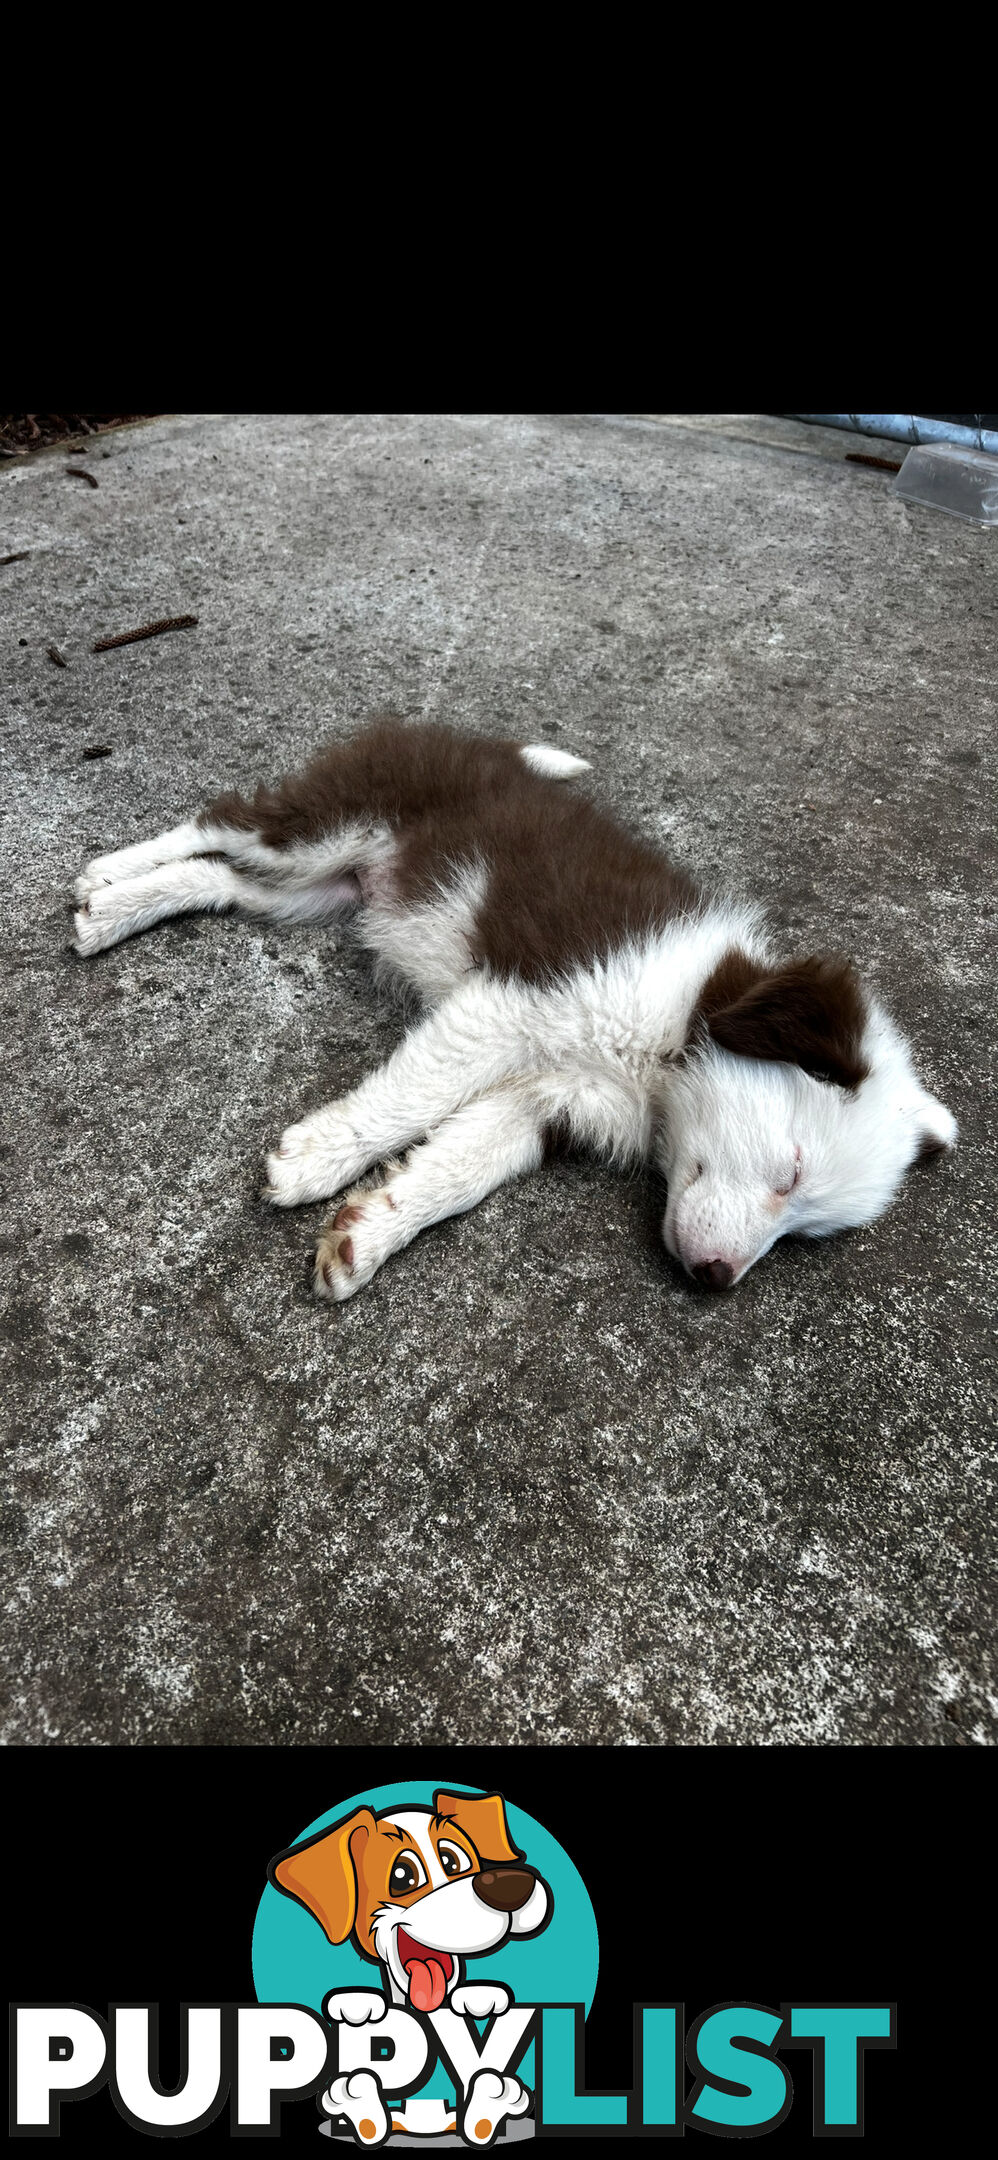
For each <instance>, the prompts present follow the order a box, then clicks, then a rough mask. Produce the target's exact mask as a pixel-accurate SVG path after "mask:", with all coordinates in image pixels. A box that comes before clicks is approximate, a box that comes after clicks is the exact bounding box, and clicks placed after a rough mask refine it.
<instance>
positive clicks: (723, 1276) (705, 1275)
mask: <svg viewBox="0 0 998 2160" xmlns="http://www.w3.org/2000/svg"><path fill="white" fill-rule="evenodd" d="M693 1273H694V1275H695V1276H696V1279H697V1281H698V1282H702V1283H706V1284H707V1287H708V1289H711V1290H728V1289H730V1287H731V1284H732V1283H733V1282H734V1279H735V1271H734V1268H733V1267H731V1266H730V1264H729V1262H728V1261H727V1260H704V1261H703V1263H702V1264H701V1266H700V1267H695V1268H694V1270H693Z"/></svg>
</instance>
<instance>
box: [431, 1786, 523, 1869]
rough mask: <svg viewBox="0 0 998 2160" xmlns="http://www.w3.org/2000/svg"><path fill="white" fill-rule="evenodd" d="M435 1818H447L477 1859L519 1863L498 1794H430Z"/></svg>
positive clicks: (501, 1798)
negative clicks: (468, 1843) (473, 1850)
mask: <svg viewBox="0 0 998 2160" xmlns="http://www.w3.org/2000/svg"><path fill="white" fill-rule="evenodd" d="M433 1805H434V1808H435V1809H436V1812H437V1814H438V1815H448V1816H449V1817H450V1819H451V1821H452V1822H455V1823H456V1824H457V1827H458V1829H459V1830H463V1831H464V1834H465V1837H467V1838H470V1839H471V1842H472V1844H473V1846H474V1848H475V1851H476V1853H477V1854H478V1857H479V1859H480V1860H492V1861H498V1862H500V1863H501V1862H502V1861H504V1860H505V1861H508V1860H522V1858H523V1854H522V1853H521V1852H520V1851H519V1850H518V1849H517V1847H516V1846H515V1845H514V1844H513V1841H512V1839H511V1837H510V1834H509V1825H508V1823H507V1821H506V1809H505V1806H504V1804H503V1797H502V1794H501V1793H497V1792H490V1793H448V1792H438V1793H434V1795H433Z"/></svg>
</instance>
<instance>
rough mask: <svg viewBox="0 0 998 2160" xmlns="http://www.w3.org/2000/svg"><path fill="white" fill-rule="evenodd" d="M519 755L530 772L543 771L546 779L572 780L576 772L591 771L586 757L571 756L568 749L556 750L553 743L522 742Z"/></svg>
mask: <svg viewBox="0 0 998 2160" xmlns="http://www.w3.org/2000/svg"><path fill="white" fill-rule="evenodd" d="M520 756H521V757H522V759H523V762H524V764H525V765H529V766H530V769H531V772H536V773H543V774H544V777H545V779H546V780H574V779H575V775H576V773H582V772H591V771H592V766H591V765H590V763H589V759H588V758H584V757H572V756H571V754H570V752H569V751H568V750H556V749H555V748H554V745H553V743H546V742H544V743H541V742H535V743H523V744H521V747H520Z"/></svg>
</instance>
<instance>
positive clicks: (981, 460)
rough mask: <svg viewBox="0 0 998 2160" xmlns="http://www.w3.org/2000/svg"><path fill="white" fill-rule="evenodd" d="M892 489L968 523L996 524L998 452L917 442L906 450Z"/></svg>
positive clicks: (957, 445)
mask: <svg viewBox="0 0 998 2160" xmlns="http://www.w3.org/2000/svg"><path fill="white" fill-rule="evenodd" d="M894 493H895V495H900V496H901V497H902V499H903V500H904V501H905V502H913V503H925V504H926V505H927V507H928V508H929V509H930V510H946V511H947V512H948V513H949V515H950V517H959V518H967V519H968V520H969V522H970V523H971V524H972V525H998V456H996V455H995V454H994V452H993V451H990V450H964V449H962V448H961V446H960V445H959V444H958V443H919V444H917V445H916V446H915V448H914V449H911V450H909V452H908V455H907V457H906V458H905V461H904V464H903V465H902V467H901V470H900V472H899V474H898V476H897V479H896V480H895V482H894Z"/></svg>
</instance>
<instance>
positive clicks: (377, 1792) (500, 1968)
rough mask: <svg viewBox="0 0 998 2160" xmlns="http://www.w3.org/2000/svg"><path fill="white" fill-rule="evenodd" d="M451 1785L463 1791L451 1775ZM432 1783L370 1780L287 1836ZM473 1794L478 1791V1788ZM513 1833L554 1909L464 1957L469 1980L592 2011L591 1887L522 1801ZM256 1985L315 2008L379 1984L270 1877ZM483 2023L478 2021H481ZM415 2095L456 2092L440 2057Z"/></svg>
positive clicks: (411, 1803)
mask: <svg viewBox="0 0 998 2160" xmlns="http://www.w3.org/2000/svg"><path fill="white" fill-rule="evenodd" d="M446 1789H447V1791H448V1792H460V1791H462V1789H463V1788H462V1787H461V1786H459V1785H448V1786H447V1788H446ZM438 1790H439V1786H438V1785H436V1784H428V1783H427V1782H425V1781H424V1780H421V1779H409V1780H408V1781H406V1782H403V1783H402V1784H396V1783H392V1784H390V1785H373V1786H371V1787H370V1788H369V1789H368V1790H367V1791H366V1792H360V1793H354V1794H353V1795H352V1796H351V1797H350V1798H348V1799H345V1800H340V1801H338V1802H337V1804H336V1806H335V1807H331V1808H328V1809H327V1810H326V1813H325V1814H324V1815H317V1816H316V1818H315V1821H314V1822H310V1823H306V1825H305V1828H304V1829H303V1830H301V1831H299V1833H298V1836H297V1837H296V1838H294V1839H293V1840H292V1842H293V1843H294V1844H296V1845H298V1844H300V1843H301V1842H302V1840H303V1839H304V1838H309V1837H313V1836H314V1835H315V1833H316V1831H318V1830H326V1829H328V1828H329V1826H330V1825H331V1824H332V1823H337V1822H342V1821H343V1820H344V1819H345V1817H346V1816H347V1815H352V1814H353V1811H354V1809H355V1808H359V1807H369V1808H372V1809H373V1811H374V1813H375V1814H376V1815H378V1814H385V1813H387V1812H388V1810H389V1808H391V1807H403V1806H405V1807H429V1808H431V1807H432V1806H433V1801H434V1795H435V1793H436V1792H437V1791H438ZM469 1797H474V1798H477V1797H478V1795H477V1793H475V1794H473V1795H470V1796H469ZM506 1819H507V1822H508V1823H509V1828H510V1835H511V1837H512V1840H513V1843H514V1845H517V1846H518V1847H519V1849H520V1851H521V1852H522V1853H524V1854H525V1855H526V1858H527V1861H528V1863H529V1865H530V1866H531V1867H533V1868H536V1870H537V1873H538V1874H539V1875H542V1876H543V1878H544V1881H545V1882H546V1883H547V1886H548V1889H549V1890H550V1892H551V1898H552V1912H551V1918H550V1920H549V1921H548V1924H547V1927H546V1928H545V1929H544V1931H543V1933H542V1934H540V1935H536V1936H534V1937H533V1938H527V1939H525V1940H523V1941H520V1942H517V1941H516V1940H515V1939H514V1938H513V1937H508V1938H507V1940H506V1941H505V1942H504V1943H501V1944H500V1945H499V1948H498V1949H497V1950H495V1951H493V1952H492V1953H491V1954H490V1955H487V1956H485V1957H476V1958H469V1960H468V1964H467V1968H466V1978H467V1980H468V1981H478V1980H495V1981H497V1982H498V1983H500V1984H501V1985H502V1986H504V1987H507V1988H509V1990H510V1993H511V1994H512V1995H513V1997H514V1999H515V2000H516V2001H517V2002H525V2003H528V2002H551V2003H555V2002H571V2003H576V2002H581V2003H583V2004H584V2006H585V2014H586V2016H587V2017H588V2016H589V2012H590V2010H591V2008H592V2002H593V1996H594V1995H595V1993H596V1982H597V1979H598V1977H599V1936H598V1934H597V1931H596V1915H595V1913H594V1911H593V1908H592V1904H591V1902H590V1898H589V1892H588V1890H587V1889H586V1886H585V1883H584V1882H583V1880H582V1877H581V1875H580V1874H579V1871H578V1868H577V1867H576V1866H575V1864H574V1862H573V1861H571V1860H570V1859H569V1857H568V1854H567V1852H565V1851H564V1850H563V1848H562V1846H560V1845H559V1844H558V1841H557V1839H556V1838H553V1837H552V1835H551V1832H550V1830H545V1828H544V1825H543V1823H539V1822H537V1820H536V1819H535V1817H534V1816H533V1815H528V1814H527V1812H526V1810H525V1809H524V1808H519V1807H513V1806H510V1805H509V1804H507V1806H506ZM252 1963H253V1986H254V1988H255V1990H256V1999H257V2001H258V2002H261V2003H302V2004H304V2005H305V2007H306V2008H308V2009H310V2010H316V2011H319V2012H320V2013H321V2010H322V2005H323V2003H324V2001H325V1999H326V1996H327V1995H328V1994H329V1992H330V1989H331V1988H371V1987H378V1986H379V1985H380V1977H381V1976H380V1968H379V1967H378V1966H377V1965H373V1964H372V1963H371V1961H370V1959H369V1958H363V1957H361V1955H360V1952H359V1950H356V1949H355V1948H354V1945H353V1943H352V1942H345V1943H330V1942H327V1941H326V1938H325V1936H324V1934H323V1932H322V1929H321V1927H320V1926H319V1923H318V1921H317V1920H313V1918H312V1915H311V1913H307V1912H306V1911H305V1909H304V1907H303V1906H301V1905H298V1904H296V1903H295V1901H294V1899H293V1898H289V1897H285V1896H284V1893H283V1892H282V1891H280V1890H275V1889H274V1887H273V1884H272V1883H268V1884H267V1887H266V1889H265V1890H264V1893H263V1896H262V1897H261V1899H260V1903H259V1905H258V1906H257V1911H256V1919H255V1921H254V1924H253V1949H252ZM479 2029H480V2030H484V2026H480V2028H479ZM533 2053H534V2051H533V2046H531V2047H530V2048H529V2050H528V2052H527V2054H526V2056H525V2057H524V2060H523V2063H522V2064H521V2066H520V2075H521V2077H522V2078H523V2079H524V2080H525V2082H526V2083H527V2084H528V2085H530V2084H532V2082H533ZM419 2090H420V2094H421V2096H425V2097H427V2098H431V2097H432V2098H436V2097H438V2096H442V2095H446V2094H448V2093H451V2092H453V2080H452V2078H451V2077H450V2076H449V2074H448V2072H447V2071H446V2070H445V2069H444V2066H443V2064H442V2063H439V2062H437V2063H435V2064H434V2067H433V2070H432V2073H431V2074H430V2075H429V2076H428V2078H427V2080H426V2083H425V2084H424V2085H421V2086H420V2088H419Z"/></svg>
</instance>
